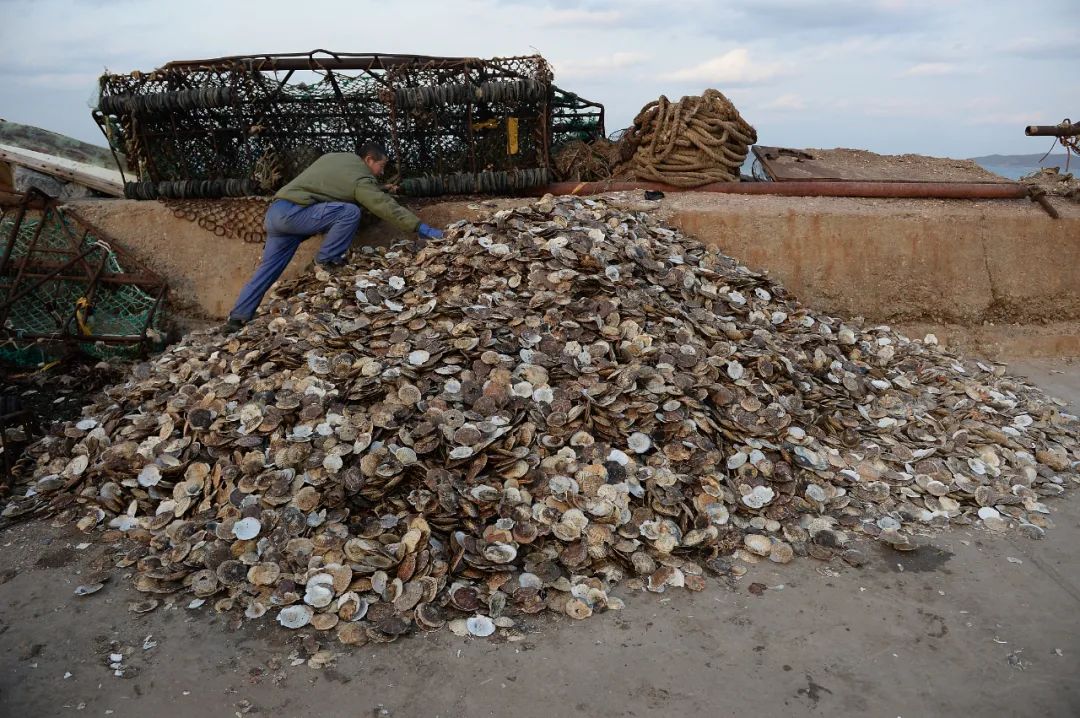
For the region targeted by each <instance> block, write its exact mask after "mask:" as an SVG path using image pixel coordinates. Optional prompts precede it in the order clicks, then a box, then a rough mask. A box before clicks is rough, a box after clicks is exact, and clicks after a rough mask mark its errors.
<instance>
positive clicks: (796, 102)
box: [761, 93, 806, 112]
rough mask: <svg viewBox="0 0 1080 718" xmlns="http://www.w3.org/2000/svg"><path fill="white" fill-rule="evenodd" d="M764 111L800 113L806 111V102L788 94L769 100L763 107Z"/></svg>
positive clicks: (797, 96)
mask: <svg viewBox="0 0 1080 718" xmlns="http://www.w3.org/2000/svg"><path fill="white" fill-rule="evenodd" d="M761 109H763V110H780V111H783V112H798V111H800V110H805V109H806V100H804V99H803V98H802V97H800V96H799V95H796V94H793V93H788V94H786V95H780V96H779V97H777V98H775V99H772V100H769V101H768V102H766V103H765V104H764V105H762V106H761Z"/></svg>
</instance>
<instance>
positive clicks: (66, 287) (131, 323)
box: [0, 211, 162, 366]
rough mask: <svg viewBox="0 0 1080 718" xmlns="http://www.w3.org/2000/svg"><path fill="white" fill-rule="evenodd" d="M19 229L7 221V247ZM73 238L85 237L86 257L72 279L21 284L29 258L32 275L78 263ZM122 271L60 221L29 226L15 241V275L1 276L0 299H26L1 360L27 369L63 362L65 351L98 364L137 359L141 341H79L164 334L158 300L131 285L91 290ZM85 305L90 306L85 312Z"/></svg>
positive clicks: (0, 236)
mask: <svg viewBox="0 0 1080 718" xmlns="http://www.w3.org/2000/svg"><path fill="white" fill-rule="evenodd" d="M15 226H16V218H15V217H14V216H10V215H5V216H4V217H3V218H2V219H0V240H2V241H3V242H5V243H6V242H7V241H8V238H9V237H11V233H12V230H13V229H14V228H15ZM39 233H40V235H39V236H38V237H37V239H36V241H35V239H34V237H35V235H38V234H39ZM72 237H75V238H78V237H81V242H80V243H78V244H76V245H75V246H77V247H78V248H79V251H80V252H86V254H85V256H84V257H83V258H82V259H81V260H79V261H77V262H75V263H74V264H73V265H72V267H71V268H70V271H65V272H64V273H63V274H62V275H61V276H60V277H58V278H53V279H48V280H46V281H44V282H42V283H40V284H38V282H39V281H40V278H39V277H34V276H27V274H30V275H33V271H30V272H29V273H27V272H24V273H23V276H22V277H21V278H19V276H18V275H19V272H20V268H21V267H22V266H23V263H24V262H23V260H26V259H27V257H28V255H30V257H29V260H28V261H26V263H25V264H26V267H28V268H33V267H40V266H41V265H42V264H52V265H53V266H55V265H56V264H57V263H64V262H66V261H67V260H68V259H69V258H70V257H71V256H72V255H71V250H72V249H73V241H72ZM2 246H3V245H0V247H2ZM57 258H60V259H57ZM39 271H40V270H39ZM123 271H124V268H123V267H122V266H121V265H120V261H119V259H118V257H117V255H116V253H115V252H114V251H113V249H112V248H111V247H110V246H109V245H108V244H107V243H105V242H103V241H101V240H100V239H98V238H97V237H95V236H94V235H92V234H90V233H80V231H79V230H78V228H77V227H75V226H74V225H73V223H72V222H71V220H70V219H69V218H67V217H64V216H63V215H62V214H61V213H59V212H56V211H51V212H47V213H46V214H45V216H44V217H43V218H42V219H30V218H24V219H23V221H22V222H21V223H20V224H19V225H18V228H17V231H16V234H15V237H14V241H13V245H12V247H11V255H10V258H9V261H8V270H7V271H6V272H5V273H4V275H3V276H0V297H3V298H8V297H19V298H18V299H16V300H15V302H14V303H13V304H12V305H11V307H10V309H9V310H8V312H7V319H6V321H5V323H4V329H5V331H4V332H3V335H2V337H0V360H2V361H6V362H9V363H13V364H17V365H21V366H32V365H36V364H41V363H42V362H46V361H50V360H52V359H54V358H56V357H58V356H59V355H61V354H62V353H63V349H64V345H65V344H69V345H74V346H75V347H77V348H78V349H79V350H81V351H82V352H83V353H85V354H87V355H89V356H91V357H95V358H99V359H108V358H121V357H131V356H135V355H136V354H138V352H139V351H140V349H141V348H142V347H141V346H140V344H139V343H138V342H136V341H132V342H131V343H116V344H113V343H104V342H99V341H84V342H80V341H77V340H72V338H73V337H79V336H82V335H84V334H86V333H90V334H94V335H104V336H110V337H130V338H132V339H138V338H141V337H143V336H144V335H145V329H146V328H147V327H149V328H150V329H152V330H154V331H155V332H160V328H161V322H162V316H161V313H160V312H157V311H156V309H157V300H156V298H155V297H154V296H152V295H150V294H148V293H147V292H146V291H144V290H143V289H141V288H139V287H137V286H134V285H130V284H122V283H111V282H97V283H93V282H92V278H93V277H94V276H98V277H108V276H109V275H115V274H119V273H122V272H123ZM16 281H18V283H17V284H16ZM35 284H36V285H37V286H34V285H35ZM92 286H93V289H92V291H91V287H92ZM27 290H29V291H27ZM19 295H21V296H19ZM83 299H85V300H86V302H85V305H86V306H85V307H80V300H83ZM148 320H149V322H148Z"/></svg>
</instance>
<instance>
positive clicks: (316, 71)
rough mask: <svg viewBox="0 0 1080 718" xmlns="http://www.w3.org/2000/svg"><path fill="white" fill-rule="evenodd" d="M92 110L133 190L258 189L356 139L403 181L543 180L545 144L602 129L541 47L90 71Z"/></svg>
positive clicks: (523, 183) (414, 187) (352, 145)
mask: <svg viewBox="0 0 1080 718" xmlns="http://www.w3.org/2000/svg"><path fill="white" fill-rule="evenodd" d="M94 117H95V119H96V120H97V122H98V124H99V125H100V126H101V128H102V130H103V131H104V133H105V135H106V137H107V139H108V141H109V144H110V146H111V147H112V148H113V150H115V151H117V152H122V153H124V154H125V155H127V158H128V164H129V166H131V167H133V168H135V171H136V172H137V174H138V181H137V182H129V183H128V184H127V194H128V196H129V197H133V198H136V199H155V198H159V197H164V198H197V197H235V196H245V195H255V194H268V193H271V192H273V191H274V190H276V189H277V188H278V187H280V186H281V185H282V184H284V183H285V182H287V181H288V180H289V179H291V178H292V177H294V176H296V175H297V174H298V173H299V172H300V171H302V170H303V169H304V168H305V167H307V166H308V165H309V164H310V163H311V162H313V161H314V160H315V159H316V158H317V157H318V156H319V155H321V154H323V153H325V152H354V151H356V150H357V149H358V147H359V146H360V145H361V144H363V143H364V142H367V141H378V142H380V143H382V144H383V145H384V146H386V147H387V148H388V150H389V151H390V154H391V155H392V158H393V162H394V169H395V171H396V174H397V179H398V181H399V184H400V185H401V187H402V190H403V191H404V192H405V193H406V194H411V195H436V194H446V193H461V192H482V193H499V192H509V191H513V190H516V189H522V188H524V187H530V186H535V185H539V184H544V183H547V182H549V181H550V167H551V148H552V147H553V146H554V145H557V144H559V143H560V142H562V141H565V140H567V139H575V138H581V137H582V136H587V137H594V138H595V137H602V136H603V135H604V110H603V107H602V106H601V105H599V104H597V103H594V102H590V101H588V100H584V99H582V98H580V97H578V96H577V95H574V94H572V93H568V92H565V91H563V90H560V89H559V88H557V87H555V86H554V85H553V84H552V73H551V69H550V67H549V66H548V64H547V62H546V61H545V60H544V59H543V58H542V57H540V56H539V55H535V56H529V57H514V58H497V59H492V60H481V59H476V58H439V57H423V56H413V55H356V54H336V53H329V52H325V51H321V50H316V51H314V52H311V53H308V54H303V55H266V56H247V57H226V58H219V59H214V60H197V61H185V62H172V63H169V64H167V65H165V66H164V67H162V68H160V69H158V70H154V71H153V72H150V73H141V72H133V73H130V74H126V75H104V76H102V77H101V79H100V100H99V104H98V109H97V110H96V111H95V113H94Z"/></svg>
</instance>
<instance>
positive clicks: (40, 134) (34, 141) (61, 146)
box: [0, 120, 123, 170]
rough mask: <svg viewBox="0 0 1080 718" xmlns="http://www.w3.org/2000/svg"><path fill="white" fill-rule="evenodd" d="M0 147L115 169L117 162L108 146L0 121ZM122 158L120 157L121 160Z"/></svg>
mask: <svg viewBox="0 0 1080 718" xmlns="http://www.w3.org/2000/svg"><path fill="white" fill-rule="evenodd" d="M0 144H5V145H13V146H15V147H21V148H22V149H24V150H33V151H35V152H44V153H46V154H50V155H55V156H57V157H63V158H65V159H69V160H75V161H76V162H86V163H87V164H91V165H96V166H98V167H105V168H107V169H110V170H115V169H116V160H115V159H113V156H112V152H110V151H109V148H107V147H99V146H98V145H92V144H90V143H89V142H83V141H81V140H76V139H75V138H73V137H68V136H67V135H61V134H57V133H56V132H50V131H49V130H43V129H41V128H40V127H33V126H32V125H21V124H19V123H18V122H8V121H6V120H0ZM121 159H123V158H121Z"/></svg>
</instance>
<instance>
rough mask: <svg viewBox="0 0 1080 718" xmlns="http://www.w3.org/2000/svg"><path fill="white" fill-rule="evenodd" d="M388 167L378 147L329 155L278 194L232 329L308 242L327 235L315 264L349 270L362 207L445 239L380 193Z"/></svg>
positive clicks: (370, 145)
mask: <svg viewBox="0 0 1080 718" xmlns="http://www.w3.org/2000/svg"><path fill="white" fill-rule="evenodd" d="M387 161H388V158H387V156H386V152H385V151H383V149H382V148H381V147H379V146H378V145H376V144H374V143H368V144H366V145H364V146H363V147H361V148H360V151H359V152H358V153H357V154H353V153H351V152H331V153H329V154H325V155H323V156H322V157H320V158H319V159H317V160H315V162H314V163H312V165H311V166H310V167H308V168H307V169H306V170H304V171H303V172H301V173H300V174H299V175H298V176H297V177H296V179H294V180H293V181H292V182H289V183H288V184H287V185H285V186H284V187H282V188H281V189H280V190H278V193H277V194H276V195H274V201H273V202H272V203H271V204H270V208H269V209H268V210H267V211H266V221H265V222H264V223H263V226H264V227H265V228H266V248H265V249H264V250H263V258H262V263H261V264H259V268H258V269H256V270H255V274H254V275H253V276H252V277H251V279H250V280H248V283H247V284H246V285H244V288H243V289H242V290H240V297H239V298H238V299H237V300H236V306H234V307H233V308H232V311H231V312H229V324H228V325H229V327H232V328H239V327H241V326H243V325H244V324H246V323H247V322H249V321H251V318H252V316H254V315H255V310H256V309H257V308H258V306H259V303H260V302H261V301H262V298H263V295H264V294H266V290H268V289H269V288H270V285H272V284H273V283H274V282H275V281H277V278H278V277H280V276H281V273H282V272H283V271H285V267H286V265H288V263H289V260H291V259H292V258H293V255H294V254H296V248H297V247H299V246H300V243H301V242H303V241H304V240H305V239H307V238H308V237H311V236H312V235H316V234H323V233H325V234H326V238H325V239H324V240H323V243H322V246H321V247H319V254H318V256H317V257H316V258H315V262H316V263H317V264H319V265H321V266H323V267H326V268H329V269H333V268H334V267H338V266H341V265H343V264H345V253H346V252H347V251H348V249H349V245H350V244H352V239H353V235H354V234H355V233H356V227H357V225H359V224H360V208H361V207H363V208H364V209H366V210H368V211H369V212H371V213H372V214H374V215H375V216H376V217H378V218H379V219H382V220H384V221H386V222H389V223H390V224H392V225H393V226H395V227H397V228H398V229H400V230H402V231H405V232H416V233H417V234H419V235H420V237H421V238H422V239H439V238H441V237H442V236H443V233H442V232H441V231H439V230H437V229H434V228H432V227H429V226H427V225H426V224H422V223H421V222H420V219H419V218H418V217H417V216H416V215H415V214H413V213H412V212H410V211H409V210H407V209H405V208H404V207H402V206H401V205H399V204H398V203H397V202H395V201H394V200H393V198H392V197H390V195H388V194H386V193H385V192H383V191H382V190H381V189H380V188H379V186H378V184H377V183H376V178H378V177H381V176H382V173H383V171H384V170H385V169H386V163H387Z"/></svg>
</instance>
